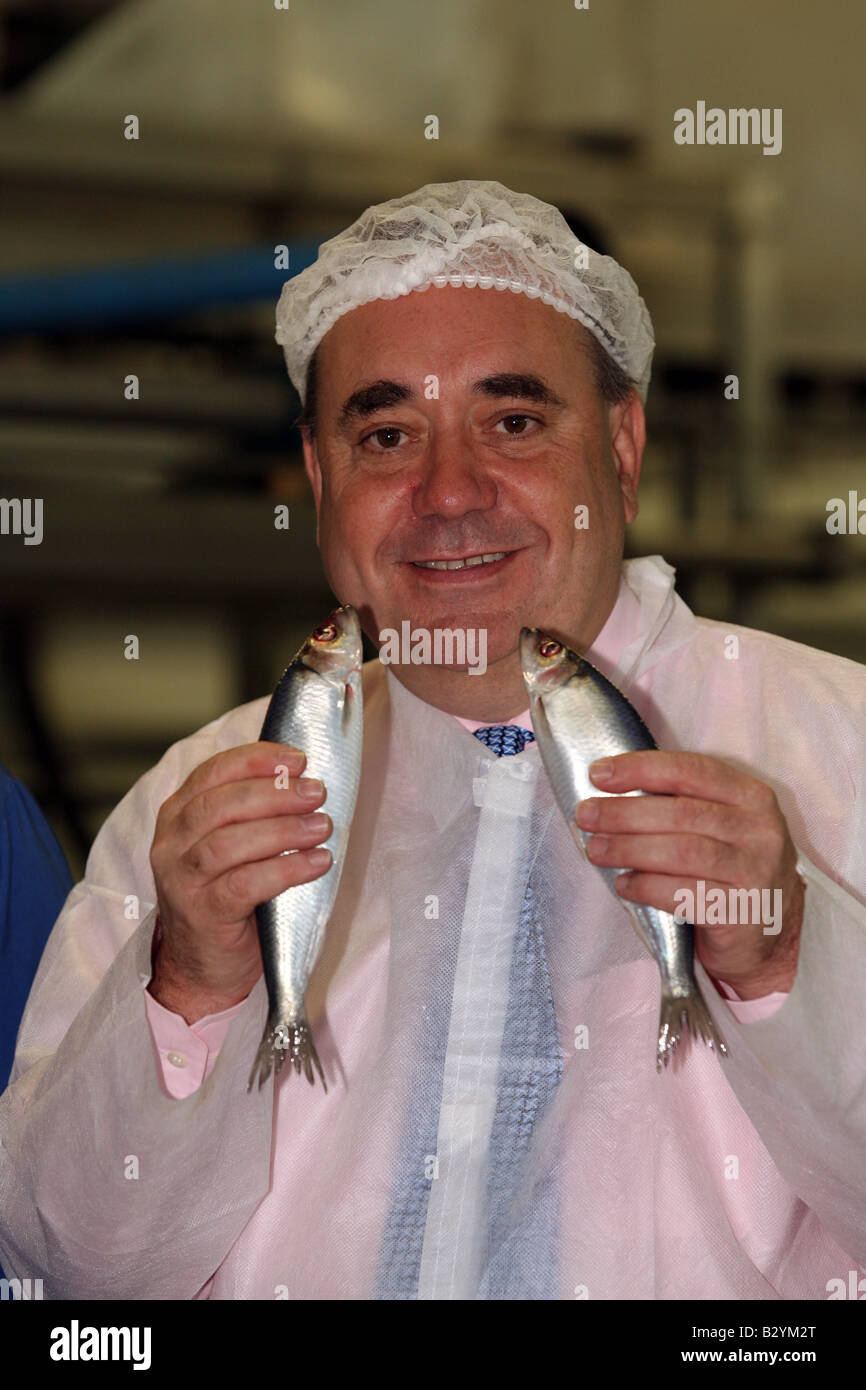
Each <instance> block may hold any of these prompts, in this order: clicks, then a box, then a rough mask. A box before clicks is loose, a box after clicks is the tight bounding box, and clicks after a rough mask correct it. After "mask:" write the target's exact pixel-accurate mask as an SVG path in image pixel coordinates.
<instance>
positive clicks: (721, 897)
mask: <svg viewBox="0 0 866 1390" xmlns="http://www.w3.org/2000/svg"><path fill="white" fill-rule="evenodd" d="M614 883H615V887H616V891H617V893H618V894H619V896H620V897H622V898H624V899H625V900H626V901H627V902H632V903H640V904H642V905H643V906H645V907H656V908H658V909H659V911H661V912H669V913H670V914H671V916H674V915H676V916H677V918H678V920H685V921H687V922H689V923H691V925H692V926H694V927H695V928H696V930H698V931H706V932H707V933H710V934H713V935H714V939H715V940H716V941H717V942H719V941H720V940H722V939H724V936H725V934H726V929H728V928H730V929H732V933H733V932H736V931H738V930H739V929H741V928H759V929H760V934H761V935H762V936H775V935H778V933H779V931H780V930H781V924H782V919H783V917H784V902H783V895H782V891H781V889H773V890H770V889H767V888H763V889H760V888H755V887H753V888H750V889H749V888H743V887H740V886H738V887H732V886H731V884H728V883H718V882H715V881H713V880H709V881H706V882H705V881H701V882H698V881H696V880H694V879H692V880H688V879H683V878H673V877H671V876H670V875H666V874H651V873H624V874H620V875H618V877H617V878H616V879H615V880H614Z"/></svg>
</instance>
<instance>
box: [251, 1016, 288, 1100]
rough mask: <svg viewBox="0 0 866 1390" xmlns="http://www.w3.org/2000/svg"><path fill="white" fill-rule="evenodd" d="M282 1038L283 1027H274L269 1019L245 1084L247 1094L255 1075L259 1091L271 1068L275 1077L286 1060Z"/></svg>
mask: <svg viewBox="0 0 866 1390" xmlns="http://www.w3.org/2000/svg"><path fill="white" fill-rule="evenodd" d="M284 1038H285V1030H284V1029H283V1027H282V1026H281V1025H279V1024H277V1025H276V1027H274V1026H273V1025H272V1024H271V1021H270V1019H269V1020H268V1022H267V1023H266V1024H265V1031H264V1033H263V1034H262V1040H261V1042H260V1043H259V1049H258V1052H257V1053H256V1059H255V1061H254V1062H253V1069H252V1071H251V1072H250V1079H249V1081H248V1082H247V1091H248V1092H249V1091H251V1090H252V1088H253V1082H254V1081H255V1079H256V1075H257V1074H258V1078H259V1090H261V1089H262V1087H263V1086H264V1084H265V1082H266V1081H267V1079H268V1077H269V1076H270V1074H271V1068H273V1071H274V1074H275V1075H277V1074H278V1073H279V1070H280V1068H281V1066H282V1065H283V1062H284V1061H285V1060H286V1049H285V1045H284Z"/></svg>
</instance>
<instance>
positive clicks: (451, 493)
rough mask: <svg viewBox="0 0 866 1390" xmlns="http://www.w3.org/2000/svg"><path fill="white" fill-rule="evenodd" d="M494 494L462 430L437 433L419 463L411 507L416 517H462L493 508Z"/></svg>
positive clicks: (493, 485)
mask: <svg viewBox="0 0 866 1390" xmlns="http://www.w3.org/2000/svg"><path fill="white" fill-rule="evenodd" d="M497 491H498V490H497V486H496V483H495V481H494V479H493V477H492V476H491V474H490V472H489V471H488V469H487V467H486V465H485V463H484V460H483V459H482V458H480V457H479V455H478V453H477V452H476V451H475V449H473V447H472V444H471V443H470V441H469V440H468V439H467V438H466V436H465V434H464V433H463V432H462V430H460V429H458V428H455V429H451V430H437V431H436V432H435V434H434V435H433V436H432V437H431V439H430V442H429V445H428V447H427V449H426V451H425V453H424V457H423V458H422V459H421V460H420V462H419V466H418V482H417V484H416V486H415V488H414V490H413V497H412V505H413V509H414V511H415V512H416V514H417V515H418V516H430V515H433V514H435V515H437V516H462V515H463V513H464V512H472V511H483V510H484V509H485V508H487V507H492V506H494V505H495V503H496V498H497Z"/></svg>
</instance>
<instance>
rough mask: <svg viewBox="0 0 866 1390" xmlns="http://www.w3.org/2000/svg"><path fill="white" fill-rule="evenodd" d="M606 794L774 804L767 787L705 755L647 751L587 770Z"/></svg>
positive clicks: (603, 760) (608, 760)
mask: <svg viewBox="0 0 866 1390" xmlns="http://www.w3.org/2000/svg"><path fill="white" fill-rule="evenodd" d="M589 773H590V777H591V778H592V781H593V782H594V783H595V785H596V786H597V787H601V788H602V790H604V791H606V792H627V791H645V792H662V793H665V792H667V793H673V794H674V795H678V796H695V797H699V798H702V799H704V800H706V801H721V802H725V803H726V804H728V805H731V806H736V805H740V806H749V807H755V808H757V807H766V806H768V805H769V804H770V803H775V796H774V794H773V791H772V789H771V788H770V787H768V786H767V785H766V784H765V783H764V782H759V781H758V779H757V778H756V777H750V776H749V775H748V774H747V773H745V772H738V771H737V770H736V768H733V767H730V766H729V765H728V764H727V763H723V762H722V761H721V760H720V759H719V758H711V757H709V756H708V755H707V754H706V753H674V752H668V751H666V750H663V749H661V748H649V749H645V750H642V751H640V752H636V753H618V754H617V755H616V756H615V757H612V758H600V759H599V760H598V761H597V762H594V763H593V764H592V765H591V767H590V769H589Z"/></svg>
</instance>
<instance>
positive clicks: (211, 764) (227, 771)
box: [171, 742, 306, 811]
mask: <svg viewBox="0 0 866 1390" xmlns="http://www.w3.org/2000/svg"><path fill="white" fill-rule="evenodd" d="M305 763H306V757H305V755H304V754H303V753H302V752H301V750H300V749H299V748H292V747H291V746H290V745H289V744H285V743H269V742H257V743H243V744H240V745H239V746H238V747H237V748H227V749H225V750H224V751H223V752H222V753H215V754H214V756H213V757H212V758H208V759H207V761H206V762H203V763H200V764H199V765H198V767H196V768H193V770H192V772H191V773H190V774H189V776H188V777H187V779H186V781H185V782H184V783H183V784H182V785H181V786H180V787H179V788H178V790H177V791H176V792H175V794H174V796H173V797H172V798H171V800H172V801H173V802H175V808H174V809H175V811H178V810H179V809H180V808H181V807H183V806H185V805H187V803H188V802H190V801H191V800H192V799H193V798H194V797H196V796H199V795H201V793H202V792H204V791H207V790H208V789H210V788H212V787H218V786H222V785H224V784H225V783H227V782H239V781H242V780H243V779H245V778H249V777H274V776H275V775H276V772H275V769H276V768H277V766H280V765H282V766H284V767H286V768H287V769H288V775H289V776H290V777H297V776H299V775H300V773H301V772H303V770H304V764H305Z"/></svg>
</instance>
